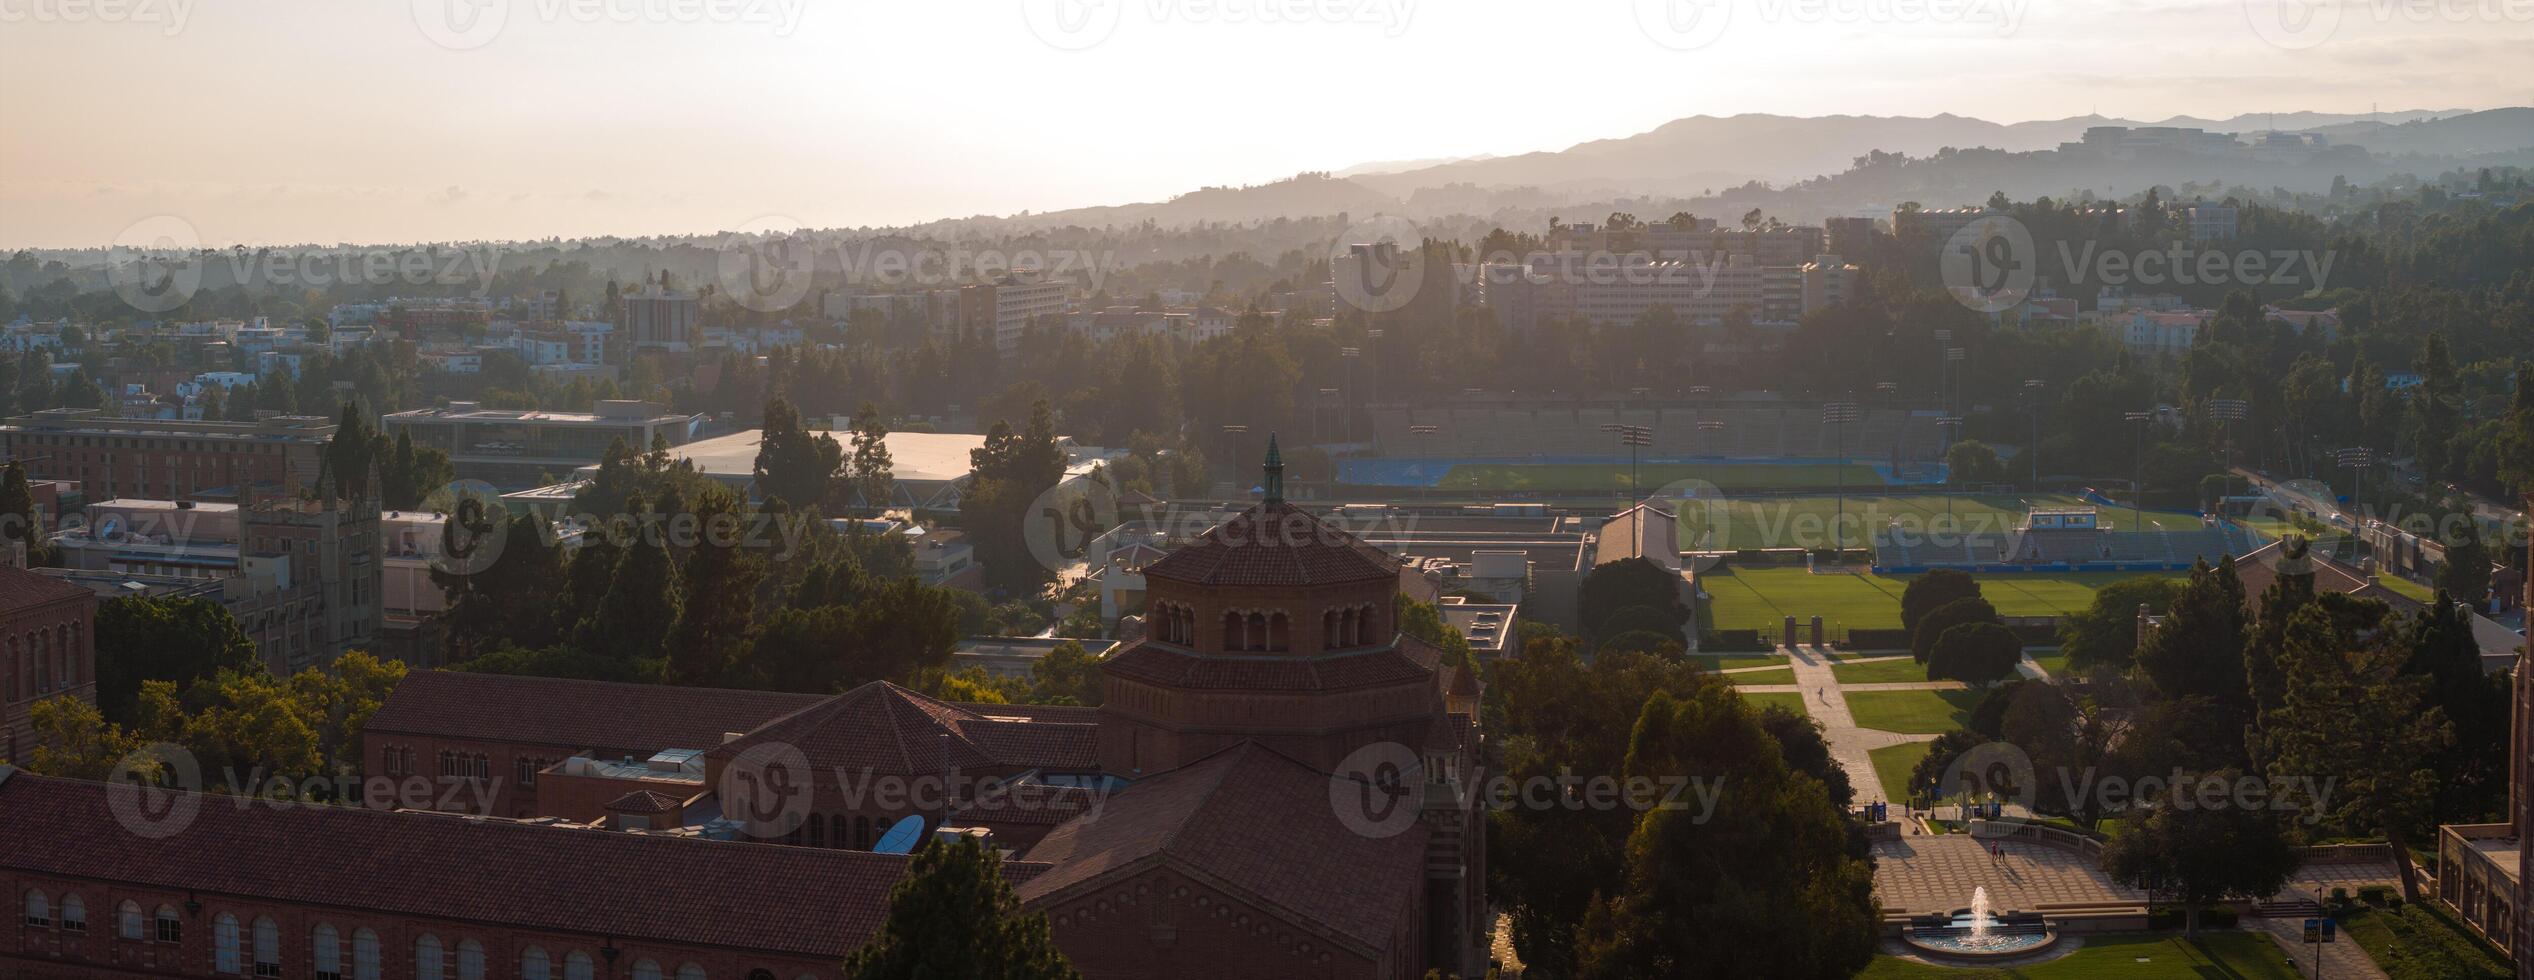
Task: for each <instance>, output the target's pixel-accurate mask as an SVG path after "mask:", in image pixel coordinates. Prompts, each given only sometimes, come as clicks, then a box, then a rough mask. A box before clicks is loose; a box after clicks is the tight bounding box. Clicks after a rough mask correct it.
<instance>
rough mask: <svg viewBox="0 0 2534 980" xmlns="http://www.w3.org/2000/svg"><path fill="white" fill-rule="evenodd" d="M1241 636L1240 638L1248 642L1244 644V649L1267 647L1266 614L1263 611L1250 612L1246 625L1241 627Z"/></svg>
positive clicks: (1263, 648) (1262, 648)
mask: <svg viewBox="0 0 2534 980" xmlns="http://www.w3.org/2000/svg"><path fill="white" fill-rule="evenodd" d="M1241 638H1242V639H1244V640H1247V641H1248V644H1247V646H1246V647H1244V649H1248V650H1265V649H1267V616H1266V614H1264V613H1251V614H1249V623H1248V625H1246V626H1245V627H1243V628H1242V630H1241Z"/></svg>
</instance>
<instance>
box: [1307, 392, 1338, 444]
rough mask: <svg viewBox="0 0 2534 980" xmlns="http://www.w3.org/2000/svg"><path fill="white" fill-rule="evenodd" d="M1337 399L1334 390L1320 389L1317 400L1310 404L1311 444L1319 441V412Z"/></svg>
mask: <svg viewBox="0 0 2534 980" xmlns="http://www.w3.org/2000/svg"><path fill="white" fill-rule="evenodd" d="M1337 399H1338V394H1337V389H1335V388H1322V389H1320V397H1319V400H1317V401H1314V402H1312V403H1311V441H1312V442H1318V441H1320V412H1321V410H1322V409H1325V408H1328V407H1329V403H1331V402H1334V401H1337Z"/></svg>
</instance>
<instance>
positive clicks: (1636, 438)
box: [1601, 422, 1654, 503]
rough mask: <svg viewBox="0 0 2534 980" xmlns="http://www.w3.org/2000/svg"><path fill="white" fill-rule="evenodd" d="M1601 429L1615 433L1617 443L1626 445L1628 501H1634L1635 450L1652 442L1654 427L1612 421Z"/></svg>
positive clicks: (1635, 488) (1636, 485)
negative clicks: (1617, 438) (1617, 439)
mask: <svg viewBox="0 0 2534 980" xmlns="http://www.w3.org/2000/svg"><path fill="white" fill-rule="evenodd" d="M1601 431H1603V432H1608V433H1613V434H1616V435H1617V436H1618V437H1619V444H1620V445H1623V446H1626V447H1628V501H1629V502H1630V503H1635V502H1636V500H1637V488H1638V483H1637V450H1639V449H1643V448H1645V447H1647V446H1651V445H1653V444H1654V427H1652V426H1646V425H1621V424H1618V423H1615V422H1614V423H1611V424H1609V425H1604V426H1602V427H1601Z"/></svg>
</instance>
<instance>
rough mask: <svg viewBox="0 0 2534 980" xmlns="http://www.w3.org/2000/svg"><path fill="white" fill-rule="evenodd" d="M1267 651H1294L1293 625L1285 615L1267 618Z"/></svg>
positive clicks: (1278, 614)
mask: <svg viewBox="0 0 2534 980" xmlns="http://www.w3.org/2000/svg"><path fill="white" fill-rule="evenodd" d="M1267 649H1269V650H1275V651H1280V652H1281V651H1285V650H1291V649H1293V624H1292V623H1291V622H1290V621H1289V620H1287V619H1286V618H1285V614H1284V613H1281V612H1279V613H1277V614H1275V615H1273V616H1269V617H1267Z"/></svg>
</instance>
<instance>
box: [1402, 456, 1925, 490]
mask: <svg viewBox="0 0 2534 980" xmlns="http://www.w3.org/2000/svg"><path fill="white" fill-rule="evenodd" d="M1843 469H1844V470H1845V479H1846V481H1847V485H1848V486H1851V487H1857V488H1860V489H1865V490H1872V489H1877V488H1880V487H1883V486H1886V485H1887V483H1886V481H1885V480H1884V479H1883V475H1882V474H1881V473H1878V472H1876V471H1875V469H1874V467H1871V466H1864V465H1859V464H1853V463H1852V464H1849V465H1848V466H1846V467H1844V468H1843V467H1841V466H1839V465H1838V464H1836V463H1796V464H1769V463H1753V464H1745V465H1739V466H1737V465H1733V464H1722V465H1719V464H1713V463H1646V464H1643V465H1640V466H1638V467H1637V483H1636V485H1637V487H1638V488H1639V489H1640V490H1641V491H1642V492H1644V493H1646V494H1649V495H1651V494H1652V493H1654V492H1655V491H1656V490H1659V489H1662V488H1663V487H1664V486H1665V485H1666V484H1670V483H1673V482H1675V481H1680V480H1704V481H1706V482H1708V483H1711V484H1714V485H1715V486H1716V487H1717V488H1718V489H1721V490H1726V491H1734V490H1769V489H1802V488H1807V487H1817V488H1822V489H1828V488H1830V487H1834V486H1837V485H1838V484H1839V482H1840V480H1841V479H1842V477H1841V472H1842V470H1843ZM1435 485H1436V486H1437V487H1439V488H1442V489H1445V490H1517V491H1530V492H1534V493H1607V492H1612V491H1618V490H1626V489H1628V464H1627V463H1625V462H1615V463H1540V464H1532V463H1462V464H1460V465H1457V466H1454V467H1452V469H1451V472H1449V473H1446V474H1444V475H1443V479H1442V481H1441V482H1439V483H1437V484H1435Z"/></svg>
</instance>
